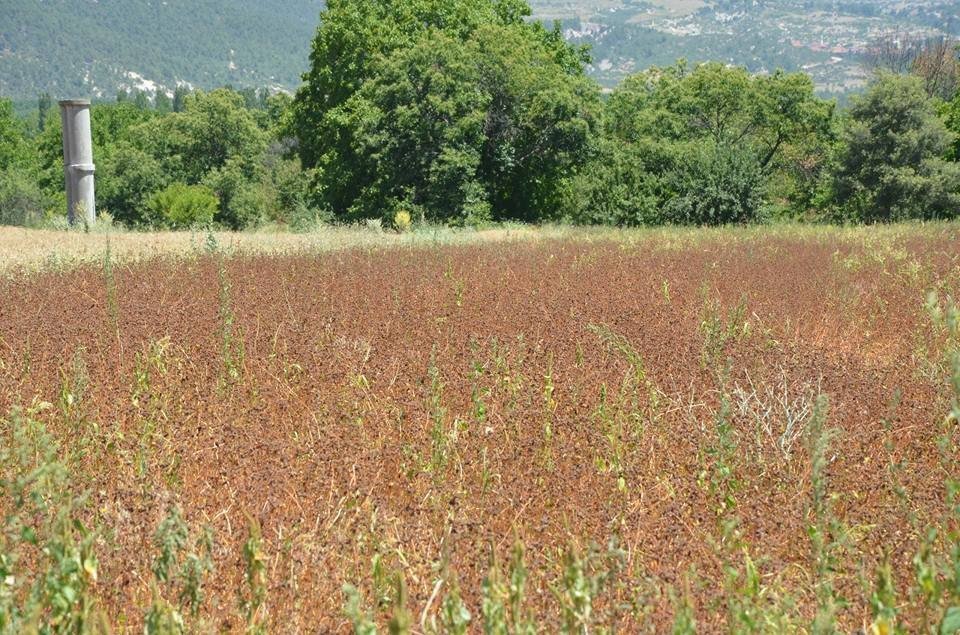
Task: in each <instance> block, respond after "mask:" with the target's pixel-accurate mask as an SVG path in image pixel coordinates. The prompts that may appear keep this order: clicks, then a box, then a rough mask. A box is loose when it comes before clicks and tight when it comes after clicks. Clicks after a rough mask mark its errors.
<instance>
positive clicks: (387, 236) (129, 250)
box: [0, 223, 960, 275]
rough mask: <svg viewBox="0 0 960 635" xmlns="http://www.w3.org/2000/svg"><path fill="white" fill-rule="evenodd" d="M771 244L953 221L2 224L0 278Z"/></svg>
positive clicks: (897, 237)
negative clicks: (548, 243)
mask: <svg viewBox="0 0 960 635" xmlns="http://www.w3.org/2000/svg"><path fill="white" fill-rule="evenodd" d="M770 239H786V240H792V241H810V242H814V243H820V242H825V241H827V242H837V241H839V242H840V243H843V244H847V245H850V246H863V247H868V248H869V251H870V253H872V254H873V258H874V259H877V260H883V259H885V258H887V257H895V256H902V255H903V245H904V244H905V243H906V242H908V241H915V240H921V239H922V240H947V241H952V240H958V239H960V224H958V223H905V224H897V225H885V226H876V227H836V226H829V225H796V224H775V225H756V226H751V227H723V228H680V227H656V228H644V229H616V228H609V227H594V228H582V227H567V226H544V227H534V226H524V225H513V226H502V227H496V228H491V229H484V230H472V229H451V228H440V227H436V228H421V229H418V230H416V231H413V232H409V233H405V234H397V233H395V232H393V231H380V230H374V229H367V228H364V227H362V226H353V227H328V226H324V227H319V228H317V229H315V230H313V231H311V232H307V233H290V232H284V231H252V232H242V233H232V232H213V233H208V232H202V231H201V232H126V231H115V230H112V229H111V230H97V231H93V232H90V233H84V232H81V231H55V230H37V229H23V228H18V227H2V226H0V274H4V275H9V274H11V273H24V272H26V273H31V272H39V271H47V270H51V269H59V270H63V269H69V268H71V267H74V266H78V265H83V264H85V263H92V262H102V260H103V257H104V254H105V253H106V251H107V248H108V245H109V250H110V254H111V257H112V259H113V260H114V261H116V262H122V263H135V262H141V261H145V260H151V259H154V258H158V257H190V256H192V255H196V254H198V253H202V252H203V251H205V249H206V247H207V244H208V242H209V241H211V240H213V241H216V244H217V247H218V250H219V251H220V252H221V253H226V254H230V255H242V254H267V255H295V254H311V253H322V252H328V251H339V250H344V249H357V248H359V249H380V248H394V247H416V246H431V245H437V246H441V245H469V244H478V243H491V242H493V243H510V242H537V241H543V240H576V241H579V242H597V241H603V242H617V243H620V244H622V245H624V246H625V247H635V246H638V245H641V244H642V245H644V246H645V247H647V248H650V249H656V250H661V251H676V250H683V249H690V248H696V247H698V246H701V245H703V244H704V243H705V242H713V241H717V240H720V241H723V242H724V243H725V244H727V245H728V246H729V247H731V248H734V247H736V246H737V245H744V244H752V243H756V242H758V241H759V242H762V241H766V240H770Z"/></svg>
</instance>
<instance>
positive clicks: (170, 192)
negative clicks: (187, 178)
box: [147, 183, 219, 229]
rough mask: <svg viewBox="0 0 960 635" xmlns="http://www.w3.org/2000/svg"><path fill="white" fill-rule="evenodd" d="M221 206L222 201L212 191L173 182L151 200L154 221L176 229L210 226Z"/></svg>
mask: <svg viewBox="0 0 960 635" xmlns="http://www.w3.org/2000/svg"><path fill="white" fill-rule="evenodd" d="M218 206H219V201H218V200H217V197H216V195H214V193H213V192H212V191H211V190H210V189H209V188H206V187H203V186H200V185H184V184H183V183H173V184H172V185H169V186H168V187H167V188H166V189H164V190H161V191H160V192H157V193H156V194H154V195H153V196H151V197H150V200H148V201H147V209H148V210H149V212H150V214H151V218H152V219H153V220H154V222H157V223H159V224H162V225H165V226H167V227H171V228H175V229H176V228H180V229H183V228H190V227H202V226H206V225H209V224H210V223H211V222H212V221H213V217H214V215H215V214H216V213H217V208H218Z"/></svg>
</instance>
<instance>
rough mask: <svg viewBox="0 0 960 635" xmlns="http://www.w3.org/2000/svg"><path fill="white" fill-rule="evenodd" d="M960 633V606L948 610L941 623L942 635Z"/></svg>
mask: <svg viewBox="0 0 960 635" xmlns="http://www.w3.org/2000/svg"><path fill="white" fill-rule="evenodd" d="M957 633H960V606H952V607H950V608H949V609H947V613H946V615H944V616H943V621H942V622H940V635H956V634H957Z"/></svg>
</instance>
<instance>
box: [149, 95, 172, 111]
mask: <svg viewBox="0 0 960 635" xmlns="http://www.w3.org/2000/svg"><path fill="white" fill-rule="evenodd" d="M153 109H154V110H156V111H157V112H158V113H159V114H161V115H166V114H168V113H170V112H173V102H172V101H170V96H169V95H167V93H166V92H164V91H162V90H158V91H157V95H156V97H154V98H153Z"/></svg>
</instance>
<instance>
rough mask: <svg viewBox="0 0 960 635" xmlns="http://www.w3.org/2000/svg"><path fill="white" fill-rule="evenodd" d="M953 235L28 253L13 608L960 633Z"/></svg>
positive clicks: (736, 233)
mask: <svg viewBox="0 0 960 635" xmlns="http://www.w3.org/2000/svg"><path fill="white" fill-rule="evenodd" d="M201 242H202V241H201ZM958 245H960V227H958V226H956V225H927V226H919V225H916V226H895V227H890V228H862V229H853V230H846V229H838V228H790V227H788V228H767V229H752V230H748V229H743V230H721V231H705V230H692V231H680V230H669V231H657V232H638V233H623V234H617V233H613V232H604V233H583V234H579V233H577V232H573V231H571V232H558V233H556V234H555V235H545V236H541V237H539V238H535V239H530V240H507V241H493V240H480V241H473V242H471V241H465V242H463V243H462V244H456V245H448V244H442V243H441V244H427V243H423V244H421V243H415V242H411V243H403V244H390V245H386V244H377V243H376V242H373V243H370V244H364V245H363V246H362V247H358V248H355V249H338V250H335V251H330V250H316V251H309V250H300V251H298V252H296V253H289V254H285V253H282V252H281V253H271V254H256V253H246V254H242V255H240V254H233V255H231V254H226V253H224V250H223V249H221V248H220V247H218V245H217V241H216V240H213V239H211V240H210V241H209V243H208V244H206V246H204V247H202V248H199V249H196V250H194V251H188V252H184V253H180V254H178V255H177V256H176V257H174V256H155V257H152V258H151V259H135V260H119V261H118V260H116V259H115V257H114V256H113V255H111V253H110V252H106V251H105V252H104V253H103V256H102V257H101V258H99V259H92V260H88V261H87V262H86V263H85V264H77V265H71V266H63V267H56V266H53V267H51V266H46V267H42V268H40V269H36V268H31V270H30V271H26V270H20V269H17V268H16V267H9V268H8V269H7V270H6V273H5V275H4V277H3V278H0V413H2V414H0V417H2V427H0V435H2V443H0V459H2V472H0V485H2V487H3V489H4V492H3V497H2V499H0V511H2V513H3V516H2V519H3V525H2V527H0V529H2V536H0V541H2V542H0V547H2V550H0V585H2V586H0V626H3V630H5V631H8V630H9V631H17V630H20V631H26V630H29V629H30V628H31V627H35V626H38V625H39V626H41V627H42V626H43V625H50V626H52V630H53V631H54V632H100V631H103V630H105V629H107V628H111V629H112V630H113V631H114V632H135V631H142V632H143V631H145V632H148V633H170V632H243V631H247V632H277V633H280V632H282V633H317V632H353V631H356V632H360V633H371V632H375V630H376V629H377V628H379V629H381V630H387V629H389V630H390V631H391V632H398V633H406V632H410V633H431V632H451V633H462V632H488V633H507V632H510V633H533V632H559V631H563V632H576V633H587V632H604V631H608V632H670V631H671V629H673V630H674V632H680V633H688V632H702V633H714V632H738V633H739V632H833V630H832V629H836V630H838V631H841V632H848V633H852V632H857V631H858V630H859V629H865V630H866V632H874V633H893V632H895V630H894V628H895V627H897V626H898V625H899V627H902V628H903V629H905V630H906V631H908V632H941V631H942V632H943V633H947V632H951V633H952V632H953V631H952V630H950V627H951V624H956V623H957V622H956V620H960V608H958V607H960V535H958V531H960V527H958V513H957V509H956V505H957V503H958V501H957V500H956V498H951V495H954V496H955V495H956V493H957V492H956V490H957V488H958V485H957V479H958V478H960V470H958V458H960V448H958V443H960V433H958V429H957V428H958V426H957V415H958V414H960V406H958V405H957V393H956V392H954V390H957V391H960V354H958V352H957V347H958V342H960V334H958V332H957V321H958V319H957V315H956V313H955V312H953V311H951V308H950V307H951V304H950V302H951V301H950V300H949V298H951V297H953V298H956V297H957V295H958V291H960V249H958ZM951 374H952V376H953V381H954V385H953V386H952V385H951ZM951 412H952V414H951ZM951 620H955V621H953V622H951ZM4 621H5V623H4Z"/></svg>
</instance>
